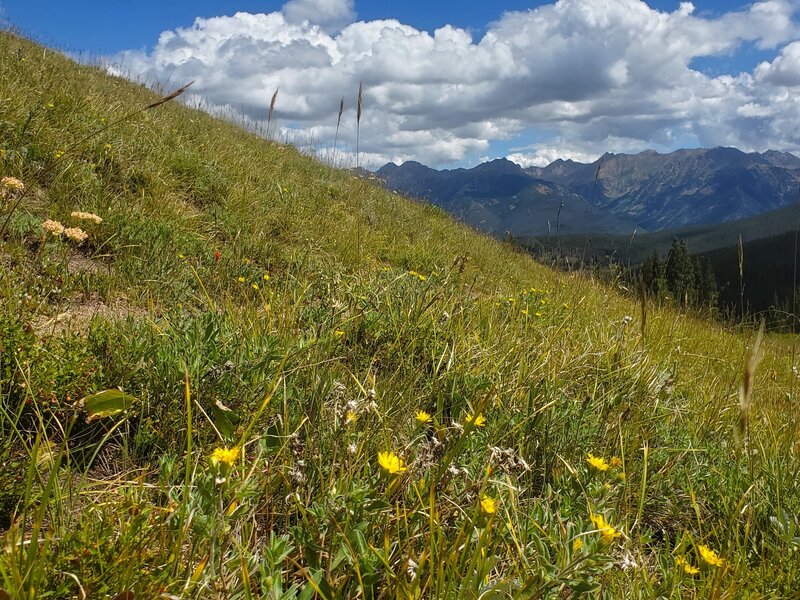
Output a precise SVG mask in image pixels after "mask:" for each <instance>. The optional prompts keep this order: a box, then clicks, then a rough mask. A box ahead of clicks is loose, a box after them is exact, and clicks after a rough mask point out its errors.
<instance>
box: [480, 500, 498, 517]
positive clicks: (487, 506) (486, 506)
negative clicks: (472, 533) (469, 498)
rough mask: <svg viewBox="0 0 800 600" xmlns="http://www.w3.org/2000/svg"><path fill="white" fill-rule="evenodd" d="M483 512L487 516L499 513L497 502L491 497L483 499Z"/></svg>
mask: <svg viewBox="0 0 800 600" xmlns="http://www.w3.org/2000/svg"><path fill="white" fill-rule="evenodd" d="M481 512H483V513H484V514H487V515H493V514H494V513H496V512H497V500H495V499H494V498H490V497H489V496H483V497H482V498H481Z"/></svg>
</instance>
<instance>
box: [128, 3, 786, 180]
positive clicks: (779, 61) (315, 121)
mask: <svg viewBox="0 0 800 600" xmlns="http://www.w3.org/2000/svg"><path fill="white" fill-rule="evenodd" d="M795 13H796V3H795V2H794V1H793V0H763V1H761V2H755V3H754V4H752V5H749V6H746V7H745V8H743V9H740V10H734V11H731V12H727V13H723V14H720V15H717V16H704V15H703V14H698V11H697V10H695V6H694V5H693V4H692V3H691V2H681V3H678V2H676V9H675V10H674V11H672V12H663V11H658V10H655V9H653V8H651V7H649V6H648V5H647V4H646V3H645V2H643V1H641V0H559V1H557V2H555V3H553V4H546V5H543V6H540V7H538V8H535V9H531V10H526V11H516V12H506V13H504V14H503V16H502V17H501V18H500V19H499V20H498V21H496V22H494V23H492V24H490V25H489V26H488V28H487V30H486V32H485V33H484V34H483V35H482V36H481V37H480V38H474V37H473V36H472V34H470V33H469V32H468V31H466V30H464V29H460V28H457V27H453V26H445V27H442V28H440V29H437V30H435V31H433V32H426V31H420V30H418V29H416V28H414V27H411V26H409V25H405V24H403V23H401V22H399V21H397V20H380V21H359V22H354V19H355V6H354V3H353V2H352V0H319V1H312V0H290V1H289V2H287V3H286V4H285V5H284V6H283V8H282V10H281V11H277V12H273V13H268V14H249V13H237V14H235V15H233V16H227V17H215V18H209V19H203V18H198V19H197V20H196V21H195V23H194V25H193V26H192V27H189V28H181V29H176V30H174V31H167V32H164V33H162V34H161V36H160V38H159V40H158V42H157V44H156V45H155V46H154V47H153V48H152V50H150V51H149V52H146V53H143V52H127V53H124V54H123V55H122V56H119V57H117V58H118V60H120V61H121V62H123V63H124V65H125V67H126V68H127V69H130V70H131V71H132V72H133V73H134V74H136V75H137V76H138V77H146V78H149V79H151V80H153V81H159V82H164V81H167V80H169V81H173V82H175V83H180V82H184V81H188V80H189V79H194V80H196V83H195V86H194V88H193V89H194V90H195V91H196V92H197V93H200V94H202V95H203V97H204V98H205V100H206V102H207V103H208V104H209V105H210V106H211V107H212V108H214V109H216V110H223V111H224V110H227V111H229V112H232V113H236V114H238V115H241V117H242V118H244V119H248V120H251V121H253V122H256V121H262V120H263V119H265V117H266V113H267V108H268V105H269V99H270V97H271V96H272V93H273V92H274V90H275V89H276V88H280V94H279V97H278V102H277V104H276V112H275V115H274V118H275V120H276V122H277V123H278V124H279V126H280V127H281V128H282V132H283V134H284V135H287V136H289V137H290V138H293V139H302V140H306V141H308V142H309V143H316V144H317V145H325V144H329V143H330V142H331V141H332V140H333V137H334V131H335V128H336V117H337V112H338V108H339V100H340V98H342V97H344V99H345V107H346V109H347V112H346V114H345V117H344V120H343V127H342V129H341V130H340V131H339V140H340V144H342V145H347V146H348V147H350V148H353V147H354V146H355V114H354V105H355V95H356V90H357V89H358V85H359V82H361V81H363V83H364V89H365V96H364V116H363V119H362V122H361V138H360V149H361V150H362V151H364V152H365V156H367V157H369V159H370V160H371V161H373V162H374V163H375V164H376V166H380V165H379V163H381V162H383V161H386V160H394V161H402V160H407V159H414V160H419V161H421V162H425V163H428V164H432V165H438V166H441V165H445V164H448V163H453V162H459V161H466V162H472V161H476V160H477V159H478V157H480V156H484V155H487V154H489V153H492V151H491V150H490V144H491V143H492V142H502V143H507V144H510V143H512V141H513V142H514V143H519V142H521V143H522V144H526V141H525V140H524V136H525V135H529V134H531V132H533V133H534V134H535V135H533V137H535V139H538V140H544V141H542V142H541V143H540V144H538V145H534V146H533V147H527V148H524V149H523V150H520V151H513V152H512V154H514V155H515V158H516V160H518V161H523V162H524V161H528V164H539V163H541V162H542V161H544V160H549V159H550V158H551V157H556V156H562V157H565V158H566V157H576V159H578V158H589V157H594V158H596V157H597V156H599V155H600V154H602V153H603V152H604V151H606V150H609V151H614V152H619V151H627V150H635V149H644V148H647V147H656V148H660V149H669V148H671V147H675V146H680V145H718V144H719V145H736V146H739V147H741V148H743V149H745V150H750V149H766V148H768V147H774V148H776V149H788V150H792V149H797V148H800V129H799V128H800V120H799V119H800V101H799V100H797V99H796V95H795V94H794V93H792V91H793V90H792V88H793V87H794V86H797V85H800V76H798V73H800V41H798V40H800V29H799V28H798V26H797V23H796V22H795V20H794V19H795ZM746 44H752V45H754V46H756V47H758V48H760V49H762V50H765V51H772V52H774V53H775V58H774V59H773V60H772V61H767V62H765V63H762V64H761V65H759V66H758V67H757V68H756V69H755V70H754V71H753V72H752V73H747V72H745V73H730V74H726V75H722V76H717V77H712V76H709V75H706V74H704V73H702V72H700V71H698V70H695V69H693V68H692V64H693V61H695V59H698V58H705V57H715V56H728V55H730V54H732V53H735V52H736V51H737V49H738V48H740V47H742V46H743V45H746ZM559 148H561V149H562V150H561V151H559ZM559 152H561V153H560V154H559ZM362 163H363V161H362Z"/></svg>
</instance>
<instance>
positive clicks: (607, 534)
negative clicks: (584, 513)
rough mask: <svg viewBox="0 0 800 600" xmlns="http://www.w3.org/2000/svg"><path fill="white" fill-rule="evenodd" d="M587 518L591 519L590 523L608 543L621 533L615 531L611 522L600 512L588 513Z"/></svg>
mask: <svg viewBox="0 0 800 600" xmlns="http://www.w3.org/2000/svg"><path fill="white" fill-rule="evenodd" d="M589 519H590V520H591V521H592V525H594V527H595V529H597V530H598V531H599V532H600V534H601V535H602V536H603V541H605V542H606V543H608V544H610V543H611V542H613V541H614V539H616V538H618V537H620V536H621V535H622V533H621V532H620V531H617V530H616V528H614V527H612V526H611V524H610V523H609V522H608V521H606V518H605V517H604V516H603V515H601V514H595V513H589Z"/></svg>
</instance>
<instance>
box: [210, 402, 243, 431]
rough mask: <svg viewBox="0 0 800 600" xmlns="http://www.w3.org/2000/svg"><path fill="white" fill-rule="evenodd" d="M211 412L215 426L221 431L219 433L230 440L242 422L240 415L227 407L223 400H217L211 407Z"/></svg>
mask: <svg viewBox="0 0 800 600" xmlns="http://www.w3.org/2000/svg"><path fill="white" fill-rule="evenodd" d="M210 412H211V415H212V416H213V418H214V425H216V427H217V429H219V432H220V433H221V434H222V435H223V436H225V437H226V438H227V439H230V438H231V437H232V436H233V433H234V431H235V430H236V425H237V424H238V423H239V421H240V420H241V419H240V418H239V415H238V414H236V413H235V412H233V411H232V410H231V409H230V408H228V407H227V406H225V405H224V404H223V403H222V401H221V400H217V401H216V402H215V403H214V404H212V405H211V410H210Z"/></svg>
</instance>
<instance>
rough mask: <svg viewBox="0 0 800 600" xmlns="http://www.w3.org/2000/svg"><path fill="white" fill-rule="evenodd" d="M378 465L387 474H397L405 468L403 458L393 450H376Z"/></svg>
mask: <svg viewBox="0 0 800 600" xmlns="http://www.w3.org/2000/svg"><path fill="white" fill-rule="evenodd" d="M378 465H379V466H380V468H381V469H382V470H383V472H384V473H386V474H387V475H397V474H399V473H402V472H403V471H405V470H406V466H405V465H404V464H403V459H402V458H400V457H399V456H397V455H396V454H395V453H394V452H391V451H389V452H378Z"/></svg>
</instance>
